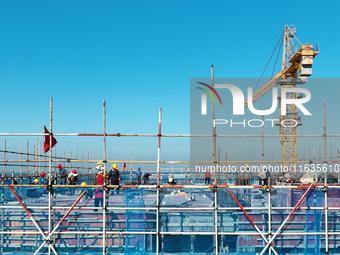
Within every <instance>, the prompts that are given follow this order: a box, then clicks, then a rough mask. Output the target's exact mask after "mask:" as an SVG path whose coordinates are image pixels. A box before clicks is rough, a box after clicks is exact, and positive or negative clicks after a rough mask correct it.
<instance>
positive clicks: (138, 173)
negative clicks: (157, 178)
mask: <svg viewBox="0 0 340 255" xmlns="http://www.w3.org/2000/svg"><path fill="white" fill-rule="evenodd" d="M142 174H143V173H142V172H141V170H140V167H138V171H137V172H136V178H137V184H138V185H141V184H142Z"/></svg>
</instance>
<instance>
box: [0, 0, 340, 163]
mask: <svg viewBox="0 0 340 255" xmlns="http://www.w3.org/2000/svg"><path fill="white" fill-rule="evenodd" d="M338 5H339V3H338V2H336V1H324V2H323V3H322V4H321V3H320V2H319V1H308V3H306V2H297V1H275V2H273V1H256V2H255V1H190V0H187V1H176V0H174V1H129V0H128V1H1V2H0V24H1V25H0V34H1V37H0V42H1V43H0V45H1V50H0V60H1V62H0V82H1V93H0V107H1V112H0V119H1V125H0V133H7V132H32V133H39V132H42V128H43V125H44V124H45V125H48V123H49V100H50V97H53V129H54V130H53V131H54V132H56V133H90V132H91V133H100V132H102V130H103V121H102V119H103V117H102V112H103V110H102V102H103V99H105V100H106V104H107V110H106V113H107V133H117V132H120V133H128V134H131V133H144V134H151V133H157V131H158V109H159V107H162V108H163V125H162V132H163V133H164V134H188V133H189V132H190V78H200V77H209V76H210V65H211V64H213V65H214V66H215V76H216V77H221V78H225V77H239V78H246V77H259V76H260V75H261V73H262V71H263V69H264V67H265V65H266V63H267V61H268V59H269V57H270V55H271V53H272V51H273V49H274V47H275V45H276V43H277V41H278V38H279V36H280V35H281V33H282V31H283V28H284V25H285V24H295V25H296V27H297V34H296V36H297V38H299V40H300V41H301V42H302V43H319V45H320V54H319V55H318V56H317V57H316V58H315V64H314V68H313V76H312V77H316V78H329V77H333V78H334V77H339V75H338V69H339V61H338V59H340V56H339V54H340V51H339V50H338V49H337V47H338V46H337V45H338V42H339V41H340V35H339V32H338V31H339V25H340V18H339V15H338V10H339V6H338ZM280 58H281V56H280ZM271 68H272V66H271ZM271 68H269V70H270V71H268V72H267V73H266V74H265V77H269V76H270V74H271ZM277 71H278V70H277ZM330 91H332V92H331V93H329V92H330ZM338 91H339V88H337V87H333V88H325V89H321V88H314V91H311V93H312V97H313V98H314V95H315V96H317V98H318V102H323V101H326V102H329V105H330V106H329V109H332V110H333V112H331V114H333V115H332V116H333V118H334V121H332V122H331V123H330V126H331V127H330V128H329V130H330V131H334V133H336V131H337V126H338V124H339V123H338V120H337V117H338V116H339V114H338V111H337V109H338V105H337V103H336V101H337V92H338ZM269 98H270V97H269ZM318 106H319V104H318ZM315 111H316V112H318V114H320V113H322V109H319V107H318V108H317V109H316V110H315ZM313 116H314V115H313ZM314 121H315V122H318V123H319V121H322V115H316V114H315V119H314ZM320 123H321V122H320ZM319 126H320V125H319ZM303 128H304V129H302V128H301V130H304V132H306V133H308V132H310V131H312V130H313V129H312V126H306V127H303ZM319 132H322V130H319ZM0 138H1V141H0V142H1V143H2V144H3V140H4V139H6V140H7V147H8V149H12V150H19V148H20V143H23V144H24V148H25V144H26V140H28V139H29V140H30V143H31V144H32V146H33V144H35V138H32V137H3V136H2V137H0ZM57 139H58V142H59V143H58V152H60V153H61V152H63V151H68V152H73V153H75V152H76V148H78V149H79V154H80V155H81V154H82V153H84V154H87V152H92V155H93V158H98V157H100V156H102V138H98V137H97V138H79V137H59V138H57ZM41 140H42V139H41V137H39V141H41ZM335 141H337V140H335ZM1 143H0V148H1V147H2V146H1ZM308 145H310V144H308ZM334 146H335V145H333V147H334ZM189 149H190V147H189V139H183V138H164V139H163V140H162V159H163V160H171V159H174V160H186V159H189ZM279 149H280V146H279V144H278V146H277V148H273V150H279ZM107 153H108V158H109V159H112V160H114V159H117V160H120V159H121V160H125V159H130V155H134V159H135V160H156V158H157V139H155V138H108V145H107ZM277 155H278V156H279V152H277Z"/></svg>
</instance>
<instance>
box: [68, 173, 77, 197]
mask: <svg viewBox="0 0 340 255" xmlns="http://www.w3.org/2000/svg"><path fill="white" fill-rule="evenodd" d="M77 182H78V173H77V170H76V169H73V170H72V171H71V173H69V175H68V178H67V184H68V185H76V184H77ZM69 194H70V195H73V194H74V188H70V189H69Z"/></svg>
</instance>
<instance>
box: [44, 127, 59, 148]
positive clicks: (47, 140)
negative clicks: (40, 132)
mask: <svg viewBox="0 0 340 255" xmlns="http://www.w3.org/2000/svg"><path fill="white" fill-rule="evenodd" d="M44 133H45V134H49V133H50V132H48V130H47V128H46V127H45V126H44ZM56 144H57V140H56V139H55V138H54V137H53V136H52V146H51V148H53V146H54V145H56ZM51 148H50V136H49V135H44V152H45V153H46V152H48V151H49V150H50V149H51Z"/></svg>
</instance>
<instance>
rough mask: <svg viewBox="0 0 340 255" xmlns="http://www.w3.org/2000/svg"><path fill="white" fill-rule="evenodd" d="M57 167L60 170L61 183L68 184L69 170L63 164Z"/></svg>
mask: <svg viewBox="0 0 340 255" xmlns="http://www.w3.org/2000/svg"><path fill="white" fill-rule="evenodd" d="M57 168H58V170H59V174H58V177H59V178H60V185H66V181H67V171H66V169H65V168H63V167H62V166H61V164H58V165H57Z"/></svg>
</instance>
